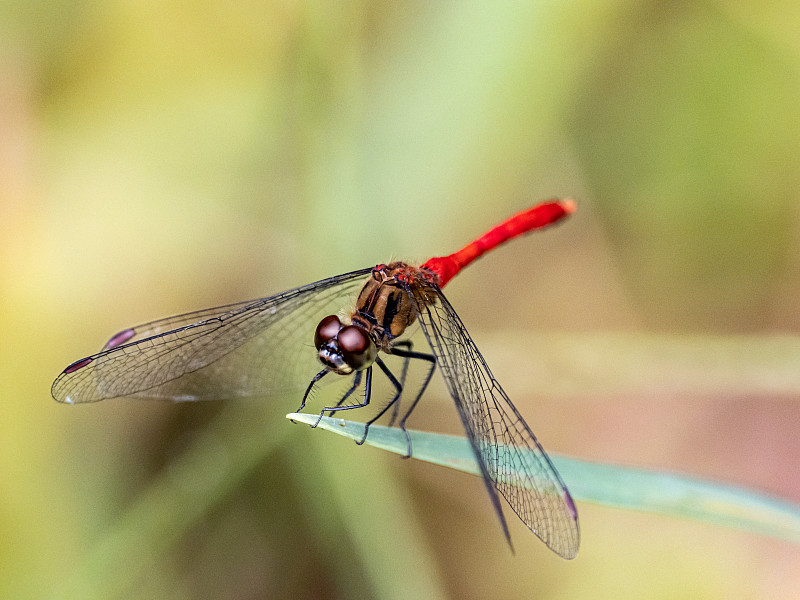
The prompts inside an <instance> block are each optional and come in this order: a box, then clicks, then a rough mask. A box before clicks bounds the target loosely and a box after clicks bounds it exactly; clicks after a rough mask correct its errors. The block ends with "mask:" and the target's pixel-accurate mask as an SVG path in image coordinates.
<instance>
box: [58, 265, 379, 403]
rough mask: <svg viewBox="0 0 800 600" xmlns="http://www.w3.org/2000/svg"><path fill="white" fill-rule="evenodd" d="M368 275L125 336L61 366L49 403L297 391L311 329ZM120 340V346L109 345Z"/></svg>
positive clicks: (155, 324)
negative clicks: (63, 367)
mask: <svg viewBox="0 0 800 600" xmlns="http://www.w3.org/2000/svg"><path fill="white" fill-rule="evenodd" d="M369 271H370V269H362V270H359V271H353V272H351V273H346V274H344V275H339V276H337V277H331V278H329V279H324V280H322V281H317V282H315V283H312V284H309V285H306V286H303V287H300V288H296V289H294V290H289V291H287V292H283V293H281V294H276V295H275V296H270V297H268V298H261V299H258V300H253V301H249V302H239V303H236V304H230V305H226V306H221V307H218V308H210V309H204V310H200V311H196V312H191V313H186V314H183V315H178V316H174V317H168V318H166V319H161V320H159V321H152V322H150V323H145V324H144V325H141V326H139V327H134V328H131V329H130V330H125V331H123V332H120V333H119V334H117V335H115V336H114V337H112V339H111V340H110V341H109V343H107V344H106V349H104V350H103V351H101V352H99V353H97V354H93V355H92V356H89V357H87V358H85V359H82V360H81V361H77V362H76V363H73V364H72V365H70V367H67V369H65V370H64V372H62V373H61V375H59V376H58V378H57V379H56V380H55V382H54V383H53V387H52V390H51V391H52V394H53V397H54V398H55V399H56V400H58V401H60V402H71V403H78V402H95V401H97V400H103V399H107V398H117V397H139V398H159V399H168V400H177V401H182V400H220V399H227V398H236V397H250V396H264V395H269V394H273V393H277V392H283V391H294V390H300V389H303V388H305V386H306V385H308V381H309V380H310V378H311V376H312V375H313V374H314V373H315V372H317V371H319V365H318V364H317V358H316V352H315V351H314V347H313V339H314V330H315V328H316V326H317V323H318V322H319V320H320V319H321V318H322V317H324V316H325V315H327V314H331V313H336V312H338V311H340V310H341V309H342V308H343V307H344V306H346V304H345V300H346V298H348V297H349V296H355V294H356V293H357V291H358V289H359V288H360V287H361V285H362V283H363V279H364V276H365V275H366V274H367V273H369ZM119 339H124V343H119V342H117V343H118V344H119V345H114V343H115V341H117V340H119ZM109 346H110V347H109ZM82 363H83V364H82ZM81 364H82V366H81Z"/></svg>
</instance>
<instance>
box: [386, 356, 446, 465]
mask: <svg viewBox="0 0 800 600" xmlns="http://www.w3.org/2000/svg"><path fill="white" fill-rule="evenodd" d="M391 353H392V354H394V355H395V356H402V357H404V358H405V359H406V362H408V360H409V359H412V358H414V359H417V360H424V361H426V362H429V363H430V368H429V369H428V374H427V375H426V376H425V380H424V381H423V382H422V385H421V386H420V388H419V392H417V397H416V398H414V402H412V403H411V406H410V407H409V408H408V410H407V411H406V414H404V415H403V418H402V419H400V429H401V430H402V431H403V433H405V434H406V441H407V442H408V454H407V455H406V456H405V458H411V436H409V435H408V431H406V421H408V417H410V416H411V413H412V412H414V409H415V408H416V407H417V403H419V399H420V398H422V394H424V393H425V390H426V389H427V388H428V384H429V383H430V382H431V377H433V371H434V369H435V368H436V357H435V356H434V355H433V354H426V353H425V352H412V351H411V350H410V349H409V350H402V349H399V348H397V347H394V348H392V350H391Z"/></svg>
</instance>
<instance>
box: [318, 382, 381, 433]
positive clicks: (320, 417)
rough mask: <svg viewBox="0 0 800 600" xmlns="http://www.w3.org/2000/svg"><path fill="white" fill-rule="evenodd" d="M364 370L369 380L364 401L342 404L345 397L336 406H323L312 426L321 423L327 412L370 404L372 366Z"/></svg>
mask: <svg viewBox="0 0 800 600" xmlns="http://www.w3.org/2000/svg"><path fill="white" fill-rule="evenodd" d="M364 371H365V372H366V373H367V380H366V382H365V383H364V387H365V390H364V402H362V403H361V404H350V405H348V406H341V404H342V402H344V398H342V400H341V401H339V404H337V405H336V406H326V407H325V408H323V409H322V412H321V413H319V419H317V422H316V423H314V424H313V425H312V427H316V426H317V425H319V422H320V421H321V420H322V417H323V415H324V414H325V413H330V414H333V413H334V412H336V411H337V410H352V409H354V408H364V407H365V406H368V405H369V400H370V396H372V367H367V368H366V369H364ZM359 374H360V373H359ZM358 380H359V381H358V383H360V380H361V378H360V377H358ZM356 386H357V383H354V385H353V387H352V388H351V389H350V391H349V392H348V393H347V394H345V398H346V397H347V396H348V395H350V393H351V392H353V391H355V389H356ZM366 437H367V434H366V432H364V438H366ZM356 443H358V442H356ZM361 443H362V444H363V443H364V441H363V440H362V441H361Z"/></svg>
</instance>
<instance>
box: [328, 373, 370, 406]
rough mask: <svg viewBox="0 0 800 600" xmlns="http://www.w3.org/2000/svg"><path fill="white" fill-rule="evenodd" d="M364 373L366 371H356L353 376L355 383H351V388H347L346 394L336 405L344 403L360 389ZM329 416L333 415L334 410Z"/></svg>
mask: <svg viewBox="0 0 800 600" xmlns="http://www.w3.org/2000/svg"><path fill="white" fill-rule="evenodd" d="M363 373H364V372H363V371H356V374H355V376H354V377H353V385H351V386H350V389H349V390H347V392H345V394H344V396H342V399H341V400H339V401H338V402H337V403H336V407H339V406H341V405H342V404H344V401H345V400H347V399H348V398H349V397H350V396H352V395H353V392H355V391H356V390H357V389H358V386H360V385H361V376H362V375H363ZM336 407H334V408H336ZM328 416H329V417H332V416H333V412H331V413H329V414H328Z"/></svg>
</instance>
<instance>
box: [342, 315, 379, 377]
mask: <svg viewBox="0 0 800 600" xmlns="http://www.w3.org/2000/svg"><path fill="white" fill-rule="evenodd" d="M336 340H337V342H338V343H339V349H340V350H341V351H342V356H343V357H344V361H345V362H346V363H347V364H348V365H349V366H351V367H352V368H353V369H355V370H359V369H361V368H363V367H365V366H367V365H368V364H370V363H372V361H374V360H375V356H376V355H377V351H376V349H375V344H373V343H372V340H371V339H370V338H369V335H368V334H367V332H366V331H364V330H363V329H362V328H361V327H357V326H355V325H348V326H346V327H342V328H341V329H340V330H339V335H338V337H337V338H336Z"/></svg>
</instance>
